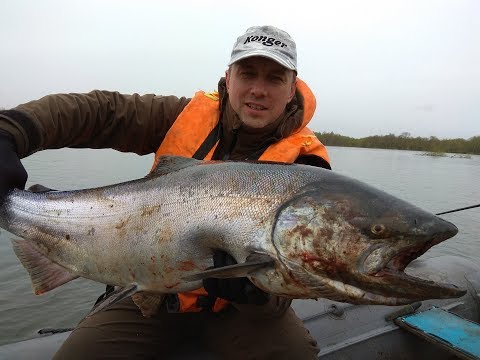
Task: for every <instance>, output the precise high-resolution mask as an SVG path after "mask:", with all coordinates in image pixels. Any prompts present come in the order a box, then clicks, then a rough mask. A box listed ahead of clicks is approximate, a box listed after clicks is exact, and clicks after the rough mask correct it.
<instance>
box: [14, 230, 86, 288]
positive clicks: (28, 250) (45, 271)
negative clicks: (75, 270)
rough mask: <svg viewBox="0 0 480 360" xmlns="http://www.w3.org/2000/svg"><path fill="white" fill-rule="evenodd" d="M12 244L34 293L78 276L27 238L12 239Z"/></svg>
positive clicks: (54, 286)
mask: <svg viewBox="0 0 480 360" xmlns="http://www.w3.org/2000/svg"><path fill="white" fill-rule="evenodd" d="M12 245H13V251H15V254H16V255H17V257H18V259H19V260H20V262H21V263H22V265H23V266H24V267H25V269H27V271H28V273H29V274H30V278H31V280H32V287H33V291H34V292H35V295H41V294H44V293H46V292H47V291H50V290H52V289H55V288H56V287H59V286H60V285H63V284H65V283H67V282H69V281H71V280H74V279H76V278H78V277H79V276H78V275H75V274H72V273H71V272H70V271H69V270H68V269H66V268H64V267H63V266H61V265H58V264H56V263H54V262H53V261H51V260H50V259H49V258H47V257H46V256H45V255H43V254H42V253H41V252H40V250H38V248H37V247H36V246H35V245H34V244H32V243H31V242H29V241H27V240H18V239H15V240H12Z"/></svg>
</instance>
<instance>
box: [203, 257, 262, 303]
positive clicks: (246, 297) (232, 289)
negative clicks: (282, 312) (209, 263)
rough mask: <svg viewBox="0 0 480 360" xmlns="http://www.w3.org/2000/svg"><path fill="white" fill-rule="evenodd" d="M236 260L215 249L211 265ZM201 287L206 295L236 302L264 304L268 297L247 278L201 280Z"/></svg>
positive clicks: (228, 263) (224, 264) (216, 265)
mask: <svg viewBox="0 0 480 360" xmlns="http://www.w3.org/2000/svg"><path fill="white" fill-rule="evenodd" d="M236 263H237V262H236V261H235V259H234V258H233V257H231V256H230V255H229V254H227V253H226V252H223V251H215V252H214V254H213V267H214V268H218V267H223V266H227V265H233V264H236ZM203 287H204V288H205V290H207V292H208V295H210V296H215V297H219V298H222V299H225V300H229V301H232V302H234V303H237V304H256V305H264V304H266V303H267V302H268V300H269V299H270V295H269V294H267V293H265V292H263V291H262V290H260V289H259V288H257V287H256V286H255V285H253V284H252V282H251V281H250V280H248V278H246V277H243V278H232V279H216V278H209V279H205V280H203Z"/></svg>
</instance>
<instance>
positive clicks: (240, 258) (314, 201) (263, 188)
mask: <svg viewBox="0 0 480 360" xmlns="http://www.w3.org/2000/svg"><path fill="white" fill-rule="evenodd" d="M0 226H1V227H3V228H4V229H6V230H8V231H10V232H12V233H13V234H15V235H17V236H19V237H22V238H23V240H21V239H16V240H13V245H14V250H15V253H16V254H17V256H18V257H19V259H20V260H21V262H22V264H23V265H24V266H25V268H26V269H27V270H28V272H29V273H30V276H31V278H32V283H33V288H34V291H35V293H36V294H42V293H44V292H46V291H49V290H52V289H54V288H56V287H58V286H60V285H62V284H64V283H66V282H68V281H70V280H72V279H74V278H77V277H84V278H88V279H91V280H94V281H98V282H101V283H105V284H112V285H116V286H119V287H121V288H123V289H124V290H123V291H124V292H123V296H126V295H132V294H136V296H135V297H134V299H136V301H137V304H139V306H140V308H142V310H144V313H146V314H148V313H149V312H150V313H151V312H152V311H153V310H152V309H150V310H149V309H148V307H149V306H150V305H147V304H149V303H150V302H149V301H148V300H152V299H155V298H158V299H159V298H160V297H159V295H161V294H164V293H175V292H182V291H188V290H193V289H196V288H199V287H201V285H202V282H201V280H202V279H203V278H205V277H236V276H248V277H249V278H250V280H251V281H252V282H253V283H254V284H255V285H256V286H258V287H259V288H261V289H263V290H264V291H266V292H269V293H272V294H276V295H282V296H287V297H292V298H320V297H322V298H328V299H331V300H337V301H345V302H350V303H357V304H388V305H399V304H405V303H411V302H414V301H418V300H423V299H428V298H449V297H458V296H461V295H463V294H464V293H465V292H464V291H463V290H460V289H457V288H456V287H455V286H453V285H447V284H437V283H434V282H431V281H426V280H422V279H417V278H414V277H411V276H408V275H406V274H405V273H404V272H403V270H404V268H405V267H406V266H407V265H408V263H410V261H412V260H413V259H415V258H417V257H418V256H420V255H421V254H423V253H424V252H425V251H427V250H428V249H429V248H430V247H432V246H433V245H435V244H438V243H440V242H441V241H444V240H446V239H448V238H450V237H452V236H454V235H455V234H456V233H457V228H456V227H455V226H454V225H453V224H451V223H449V222H447V221H445V220H443V219H441V218H439V217H437V216H435V215H432V214H430V213H428V212H426V211H423V210H421V209H419V208H417V207H415V206H413V205H411V204H409V203H407V202H405V201H402V200H400V199H397V198H396V197H393V196H391V195H389V194H387V193H385V192H382V191H379V190H377V189H375V188H372V187H370V186H368V185H366V184H364V183H362V182H359V181H356V180H354V179H351V178H348V177H345V176H342V175H339V174H338V173H335V172H333V171H329V170H325V169H321V168H316V167H311V166H306V165H286V164H278V163H249V162H216V161H211V162H207V161H199V160H194V159H189V158H182V157H164V158H162V159H161V161H160V162H159V164H158V166H157V167H156V169H155V170H154V171H153V172H152V173H151V174H150V175H148V176H146V177H145V178H142V179H138V180H133V181H129V182H125V183H121V184H117V185H111V186H105V187H100V188H94V189H87V190H75V191H49V192H48V191H47V192H31V191H20V190H14V191H12V192H11V193H10V194H9V195H8V196H7V197H6V199H5V202H4V204H3V205H2V206H1V207H0ZM215 250H223V251H225V252H227V253H229V254H230V255H232V256H233V257H234V258H235V260H236V261H237V262H238V265H232V266H229V267H226V268H220V269H213V270H207V268H209V267H211V266H212V254H213V252H214V251H215ZM155 306H156V305H155ZM153 312H154V311H153Z"/></svg>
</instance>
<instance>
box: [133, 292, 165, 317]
mask: <svg viewBox="0 0 480 360" xmlns="http://www.w3.org/2000/svg"><path fill="white" fill-rule="evenodd" d="M163 298H164V295H162V294H154V293H149V292H146V291H139V292H137V293H135V294H133V295H132V300H133V302H134V303H135V305H137V306H138V308H139V309H140V311H141V312H142V315H143V316H144V317H146V318H149V317H151V316H153V315H155V314H156V313H157V312H158V309H159V308H160V305H162V301H163Z"/></svg>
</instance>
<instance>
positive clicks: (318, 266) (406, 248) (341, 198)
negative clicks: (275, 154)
mask: <svg viewBox="0 0 480 360" xmlns="http://www.w3.org/2000/svg"><path fill="white" fill-rule="evenodd" d="M457 232H458V229H457V227H456V226H455V225H454V224H452V223H450V222H448V221H445V220H443V219H441V218H439V217H438V216H435V215H433V214H431V213H429V212H427V211H424V210H422V209H420V208H418V207H416V206H414V205H412V204H410V203H408V202H406V201H403V200H401V199H398V198H396V197H394V196H392V195H389V194H387V193H385V192H383V191H380V190H378V189H375V188H373V187H371V186H368V185H366V184H364V183H362V182H359V181H356V180H353V179H350V178H346V177H342V176H339V175H335V176H332V177H331V178H330V177H328V176H327V177H326V178H325V179H322V181H318V182H312V183H310V184H308V185H306V186H305V187H303V188H302V189H300V190H299V191H298V192H297V193H296V194H295V195H294V196H293V197H292V198H291V199H289V200H287V201H286V202H285V203H283V204H282V206H281V207H280V208H279V210H278V212H277V214H276V219H275V225H274V227H273V231H272V241H273V245H274V248H275V250H276V252H277V257H278V259H279V261H280V263H281V264H282V267H283V270H284V274H285V275H284V276H283V278H284V282H285V284H286V285H285V286H286V287H287V288H288V289H289V290H288V291H291V292H294V293H295V292H296V293H295V294H294V295H293V296H294V297H305V298H306V297H312V298H314V297H324V298H328V299H331V300H337V301H345V302H351V303H359V304H385V305H400V304H406V303H411V302H414V301H419V300H425V299H433V298H452V297H459V296H462V295H464V294H465V291H464V290H461V289H458V288H457V287H455V286H454V285H449V284H440V283H435V282H433V281H430V280H424V279H420V278H415V277H413V276H410V275H407V274H406V273H405V272H404V270H405V268H406V267H407V265H408V264H409V263H410V262H411V261H412V260H414V259H416V258H417V257H419V256H420V255H422V254H423V253H425V252H426V251H427V250H428V249H430V248H431V247H432V246H434V245H436V244H438V243H440V242H442V241H444V240H446V239H448V238H451V237H453V236H454V235H455V234H456V233H457Z"/></svg>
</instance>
